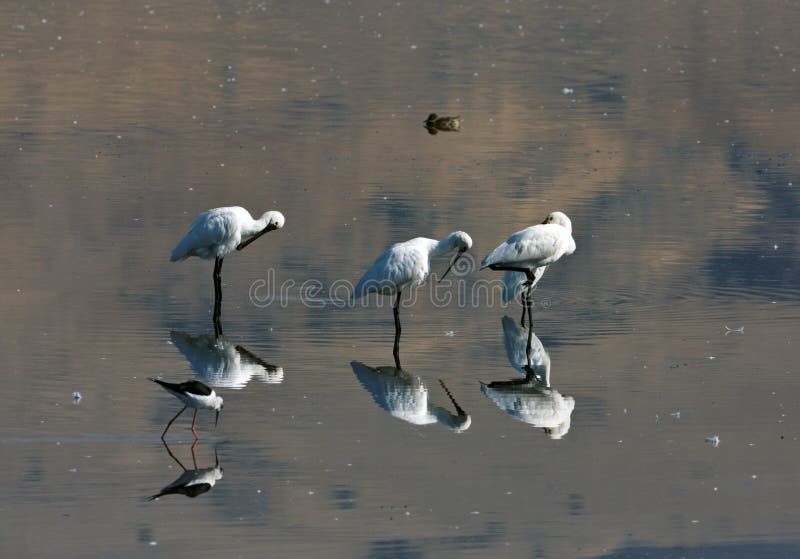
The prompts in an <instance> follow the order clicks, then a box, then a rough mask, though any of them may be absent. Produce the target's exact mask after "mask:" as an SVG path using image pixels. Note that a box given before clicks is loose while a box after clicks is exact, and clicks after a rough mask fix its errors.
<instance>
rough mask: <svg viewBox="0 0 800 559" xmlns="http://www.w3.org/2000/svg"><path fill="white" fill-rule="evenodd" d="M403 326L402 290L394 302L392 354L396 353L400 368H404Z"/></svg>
mask: <svg viewBox="0 0 800 559" xmlns="http://www.w3.org/2000/svg"><path fill="white" fill-rule="evenodd" d="M402 330H403V329H402V328H401V327H400V291H398V292H397V299H395V302H394V351H393V352H392V354H393V355H394V365H395V367H397V368H398V369H402V367H401V366H400V332H402Z"/></svg>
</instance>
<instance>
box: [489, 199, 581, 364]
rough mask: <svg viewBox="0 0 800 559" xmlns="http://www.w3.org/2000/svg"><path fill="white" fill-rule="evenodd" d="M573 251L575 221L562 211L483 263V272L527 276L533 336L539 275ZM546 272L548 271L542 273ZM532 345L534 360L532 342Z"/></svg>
mask: <svg viewBox="0 0 800 559" xmlns="http://www.w3.org/2000/svg"><path fill="white" fill-rule="evenodd" d="M573 252H575V240H574V239H573V238H572V222H571V221H570V220H569V218H568V217H567V216H566V215H565V214H563V213H562V212H552V213H550V214H549V215H548V216H547V218H546V219H545V220H544V221H543V222H542V223H540V224H539V225H533V226H532V227H528V228H526V229H523V230H522V231H517V232H516V233H514V234H513V235H511V236H510V237H509V238H508V240H507V241H506V242H504V243H503V244H501V245H500V246H498V247H497V248H496V249H494V250H493V251H492V252H490V253H489V254H487V255H486V257H485V258H484V259H483V261H482V262H481V269H484V268H490V269H492V270H503V271H506V272H521V273H523V274H525V276H526V277H527V281H526V282H525V287H526V288H527V289H526V291H527V293H526V294H525V306H526V307H527V310H528V328H529V335H530V334H532V331H533V311H532V310H531V290H532V289H533V286H534V285H535V284H536V282H537V281H538V278H537V277H536V274H537V272H539V269H541V268H543V267H545V266H549V265H550V264H552V263H554V262H556V261H557V260H559V259H560V258H561V257H562V256H564V255H567V254H572V253H573ZM543 273H544V270H541V274H543ZM541 274H539V278H541ZM528 346H529V347H528V356H529V360H530V343H529V344H528ZM528 364H529V365H530V363H528Z"/></svg>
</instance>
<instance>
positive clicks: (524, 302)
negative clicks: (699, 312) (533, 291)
mask: <svg viewBox="0 0 800 559" xmlns="http://www.w3.org/2000/svg"><path fill="white" fill-rule="evenodd" d="M526 291H527V290H526ZM526 291H523V292H522V299H521V301H520V302H521V303H522V317H521V318H520V319H519V325H520V326H522V327H523V328H525V312H526V311H527V310H528V308H527V306H528V305H527V301H528V298H527V293H526Z"/></svg>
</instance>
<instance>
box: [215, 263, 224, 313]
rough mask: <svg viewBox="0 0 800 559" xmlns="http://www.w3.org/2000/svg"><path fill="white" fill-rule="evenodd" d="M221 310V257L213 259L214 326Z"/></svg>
mask: <svg viewBox="0 0 800 559" xmlns="http://www.w3.org/2000/svg"><path fill="white" fill-rule="evenodd" d="M221 312H222V258H217V259H216V260H214V326H215V327H216V325H217V323H218V322H219V317H220V314H221Z"/></svg>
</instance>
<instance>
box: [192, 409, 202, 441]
mask: <svg viewBox="0 0 800 559" xmlns="http://www.w3.org/2000/svg"><path fill="white" fill-rule="evenodd" d="M196 419H197V408H195V409H194V417H193V418H192V434H193V435H194V440H197V439H199V438H200V437H198V436H197V431H195V430H194V422H195V420H196Z"/></svg>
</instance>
